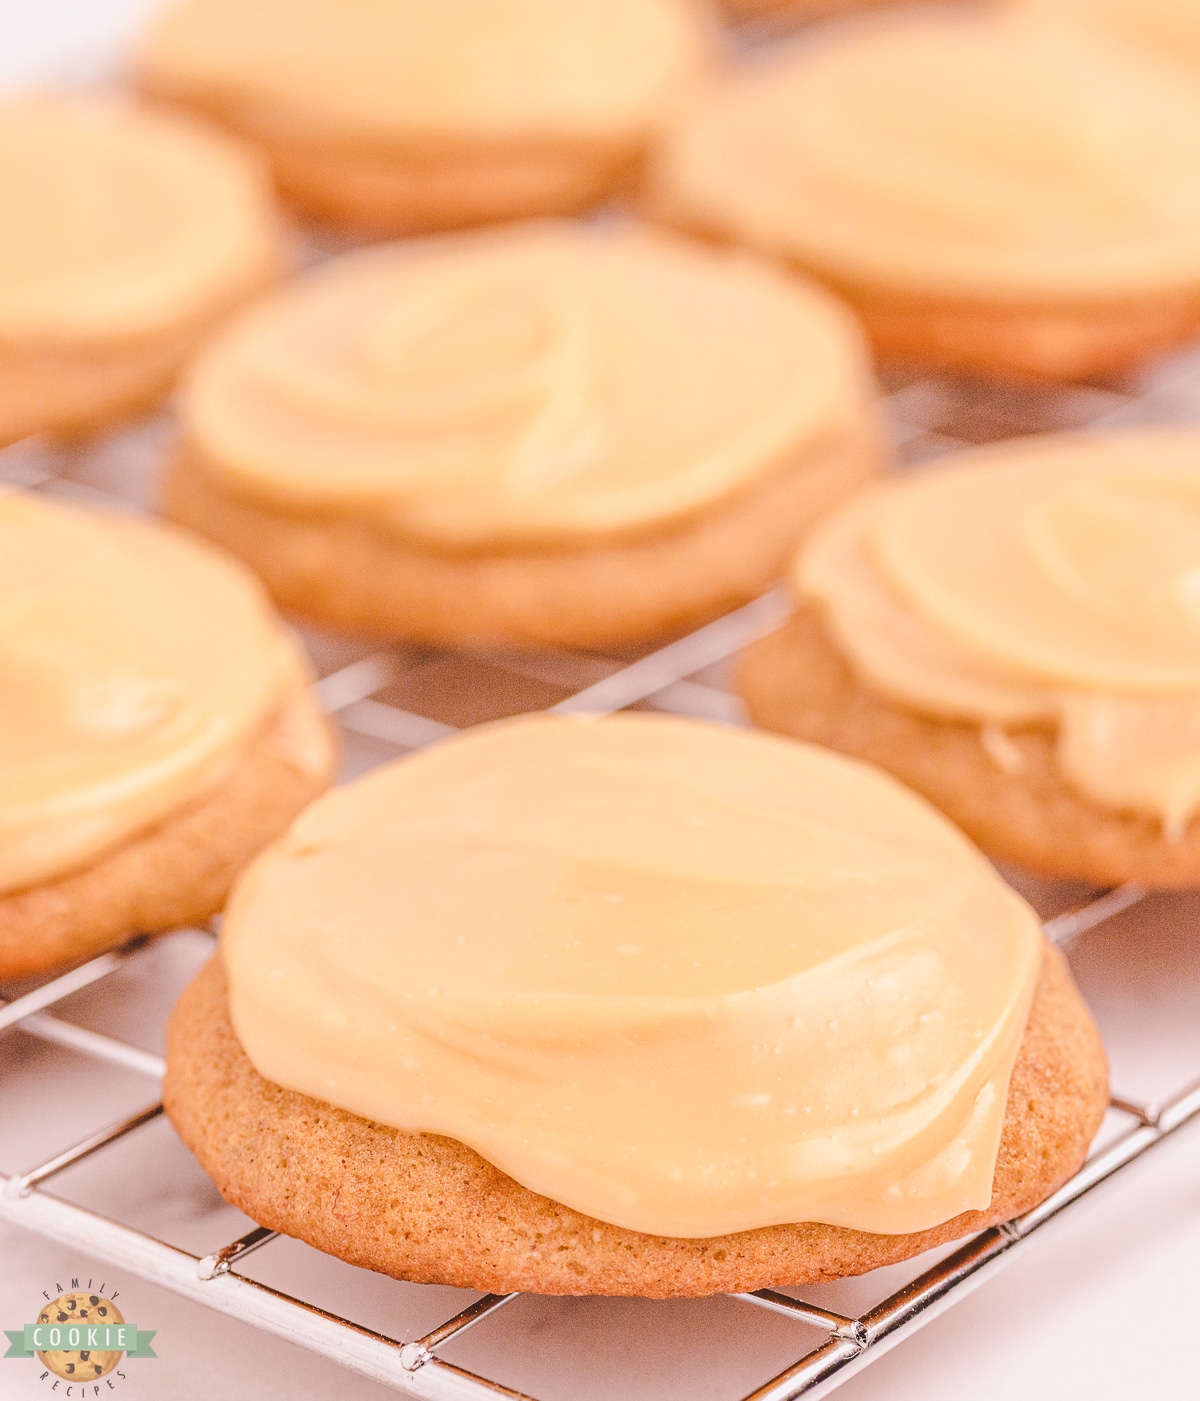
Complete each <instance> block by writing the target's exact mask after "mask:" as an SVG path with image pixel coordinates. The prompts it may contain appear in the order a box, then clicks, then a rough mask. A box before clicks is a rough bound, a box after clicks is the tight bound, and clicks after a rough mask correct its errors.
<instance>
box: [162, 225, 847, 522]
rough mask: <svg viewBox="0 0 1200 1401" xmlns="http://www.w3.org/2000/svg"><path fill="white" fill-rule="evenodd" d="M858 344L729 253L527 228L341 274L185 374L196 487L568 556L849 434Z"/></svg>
mask: <svg viewBox="0 0 1200 1401" xmlns="http://www.w3.org/2000/svg"><path fill="white" fill-rule="evenodd" d="M868 394H869V387H868V375H867V371H866V369H865V366H864V361H863V356H862V351H861V349H860V343H859V337H858V332H857V330H856V329H855V327H854V326H853V324H852V322H851V320H850V318H849V316H848V315H847V314H846V313H845V312H843V311H842V310H841V308H840V307H838V306H836V305H835V304H834V303H833V302H832V301H831V300H829V299H826V298H825V296H824V294H822V293H819V292H817V291H815V290H813V289H810V288H809V287H807V286H805V285H803V284H800V283H798V282H795V281H793V280H792V279H790V278H788V277H786V276H785V275H783V274H781V273H777V272H775V271H773V270H770V269H768V268H766V267H764V266H762V265H761V264H759V263H757V262H755V261H753V260H751V259H750V258H749V257H745V256H743V255H740V254H733V253H723V252H713V251H710V250H708V249H704V248H700V247H697V246H696V245H694V244H691V243H688V242H685V241H683V240H681V239H678V238H675V237H674V236H671V235H667V234H660V233H655V232H652V231H649V230H646V229H640V228H637V227H635V226H615V227H614V226H609V227H599V228H596V227H589V226H585V225H572V224H533V225H525V226H518V227H515V228H512V229H509V230H504V231H490V232H485V233H479V234H473V235H468V236H465V237H459V238H451V239H443V240H434V241H431V242H429V243H427V244H423V245H419V246H418V247H417V248H416V249H415V250H414V249H413V248H412V247H411V246H408V245H406V246H399V245H397V246H394V247H386V248H381V249H373V250H369V251H366V252H363V253H355V254H351V255H349V256H347V257H344V258H342V259H340V260H337V261H336V262H334V263H331V264H329V265H327V266H326V267H325V268H323V269H321V270H320V271H319V272H317V273H316V274H314V275H312V276H310V277H309V278H308V279H307V280H305V281H304V282H302V283H301V284H299V285H297V286H294V287H292V288H290V289H288V290H286V291H284V292H283V293H280V294H278V295H276V296H273V297H270V298H267V299H265V300H264V301H263V302H261V303H260V304H259V305H258V306H257V307H256V308H254V309H252V310H251V311H250V312H248V313H246V314H245V315H244V316H243V317H242V318H240V320H239V321H238V322H237V323H236V325H234V326H233V327H231V328H230V329H229V330H228V332H227V333H225V334H224V335H223V336H221V337H219V338H218V340H217V341H216V342H214V343H213V345H212V346H211V347H210V349H209V351H208V352H207V353H206V354H205V355H204V356H202V357H201V359H200V361H199V363H198V365H197V367H196V370H195V372H194V374H193V376H192V379H191V382H190V385H189V387H188V389H187V392H186V396H185V405H184V414H185V420H186V425H187V428H188V431H189V434H190V437H191V440H192V442H193V443H194V445H195V446H196V447H197V448H198V449H199V451H200V454H201V456H202V458H203V460H204V463H205V467H206V470H208V471H210V472H216V473H217V474H219V476H220V477H221V478H222V480H223V481H224V483H225V484H226V485H227V486H228V487H230V488H232V489H233V490H234V491H236V492H240V493H242V494H246V495H250V496H252V497H257V498H265V499H266V500H267V501H268V503H276V504H279V505H282V506H284V507H286V508H288V509H293V510H299V511H303V512H316V513H320V512H333V511H347V512H353V513H356V514H360V515H364V514H365V515H368V516H369V517H370V518H371V519H372V520H374V521H376V522H377V523H378V524H379V525H381V526H383V527H384V528H391V529H394V530H396V531H398V532H399V533H401V534H408V535H416V536H423V537H428V538H430V539H432V540H435V541H438V540H441V541H445V542H446V543H449V544H456V543H459V544H473V543H493V542H504V541H508V540H513V541H519V540H547V539H549V540H553V539H568V540H569V539H578V538H581V537H582V538H586V537H588V536H594V535H602V534H604V533H606V532H613V531H621V530H628V529H636V528H638V527H640V526H645V525H653V524H655V523H657V522H659V521H662V520H670V519H672V518H675V517H678V516H683V515H686V514H688V513H689V512H694V511H698V510H701V509H703V508H705V507H706V506H709V505H711V504H713V503H715V502H718V501H720V500H721V499H722V498H723V497H725V496H728V495H729V494H730V493H732V492H734V491H736V490H737V489H738V488H739V487H742V486H743V485H745V484H747V483H750V482H753V481H754V480H755V479H757V478H761V477H763V476H764V475H766V474H768V473H769V472H771V471H773V470H777V469H780V468H782V467H785V466H789V465H792V464H794V463H795V462H797V461H798V460H799V459H800V458H801V457H802V455H803V454H804V453H805V452H806V451H808V450H809V449H810V448H812V447H813V446H816V445H819V444H822V443H823V442H824V441H825V439H826V438H827V437H828V436H829V435H830V434H838V433H843V432H845V431H847V429H849V431H851V432H853V433H855V434H860V433H861V432H862V431H863V423H864V421H865V419H866V415H867V412H868V411H867V408H866V402H867V397H868Z"/></svg>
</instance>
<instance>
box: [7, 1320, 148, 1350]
mask: <svg viewBox="0 0 1200 1401" xmlns="http://www.w3.org/2000/svg"><path fill="white" fill-rule="evenodd" d="M157 1332H158V1329H157V1328H149V1329H147V1328H135V1327H134V1326H133V1324H132V1323H27V1324H26V1325H25V1327H24V1328H13V1329H9V1328H6V1329H5V1330H4V1336H5V1337H6V1338H7V1339H8V1342H9V1348H8V1351H7V1352H6V1353H5V1354H4V1355H5V1357H32V1356H33V1355H34V1354H35V1353H38V1352H78V1351H80V1350H81V1349H86V1350H87V1351H89V1352H91V1351H95V1352H123V1353H124V1354H125V1356H126V1357H157V1356H158V1354H157V1353H156V1352H155V1351H154V1349H153V1348H152V1347H151V1346H150V1340H151V1338H153V1337H154V1335H155V1333H157Z"/></svg>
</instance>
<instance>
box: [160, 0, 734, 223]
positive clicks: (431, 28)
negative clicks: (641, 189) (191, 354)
mask: <svg viewBox="0 0 1200 1401" xmlns="http://www.w3.org/2000/svg"><path fill="white" fill-rule="evenodd" d="M706 51H707V27H706V25H705V23H704V21H703V19H702V18H701V15H700V12H699V11H698V9H697V8H695V7H694V6H693V5H692V3H690V0H510V3H508V4H505V5H499V6H498V5H495V4H489V3H486V0H439V3H437V4H429V3H428V0H179V3H175V4H171V5H169V6H168V7H167V8H166V9H165V10H164V11H163V12H162V13H161V15H159V16H158V17H157V19H156V20H155V22H154V23H153V24H152V25H151V27H150V29H149V31H148V32H147V34H146V36H145V39H144V41H143V43H142V47H141V53H140V56H139V59H138V71H139V74H140V80H141V83H142V86H143V87H144V88H145V89H146V90H147V91H148V92H150V93H152V94H154V95H156V96H158V97H162V98H166V99H168V100H170V101H172V102H178V103H182V104H184V105H186V106H190V107H194V108H198V109H200V110H202V111H204V112H206V113H207V114H209V115H210V116H212V117H215V118H216V119H217V120H218V121H220V122H222V123H224V124H225V125H226V126H227V127H229V128H230V129H231V130H233V131H236V132H237V133H238V134H239V135H242V136H245V137H248V138H249V139H251V140H253V141H255V142H256V143H258V145H260V146H261V147H262V148H263V149H264V150H265V151H266V152H267V154H268V156H269V157H270V160H271V163H272V166H273V168H274V171H275V175H276V179H277V181H278V184H279V188H280V190H281V191H282V193H283V194H284V195H285V196H286V197H287V198H288V199H290V200H292V201H294V202H295V204H297V205H298V206H299V207H300V208H302V209H303V210H305V211H306V212H307V213H309V214H310V215H312V216H314V217H315V218H317V219H319V220H322V221H326V222H329V223H331V224H335V225H343V226H348V227H350V228H352V229H355V230H358V231H361V232H365V233H368V234H376V235H379V234H399V233H408V232H414V231H427V230H435V229H443V228H450V227H455V226H459V225H464V224H472V223H480V222H485V221H488V220H493V219H504V218H513V217H519V216H524V215H531V214H562V213H574V212H576V211H578V210H581V209H584V208H586V207H588V206H589V205H592V204H594V203H596V202H597V201H599V200H601V199H603V198H605V197H606V196H607V195H608V194H609V193H610V192H611V191H612V190H613V189H614V188H615V187H616V186H617V185H618V184H620V183H621V182H622V181H623V180H625V179H627V178H628V176H629V175H630V172H631V170H632V169H633V168H634V167H635V166H636V165H637V163H638V161H639V159H640V158H641V156H642V155H643V153H644V151H645V149H646V146H647V143H648V141H649V140H650V138H651V136H652V135H653V134H654V132H655V131H656V130H657V128H658V127H659V126H660V124H661V123H662V121H663V119H664V118H665V117H666V115H667V114H668V112H669V111H670V110H671V109H672V108H673V106H674V105H675V103H676V101H677V100H678V98H679V96H680V92H681V89H682V88H683V87H685V86H686V85H687V84H688V83H689V82H690V81H691V80H692V79H693V78H694V77H695V76H696V74H697V72H698V71H699V70H700V69H701V67H702V65H703V62H704V58H705V55H706Z"/></svg>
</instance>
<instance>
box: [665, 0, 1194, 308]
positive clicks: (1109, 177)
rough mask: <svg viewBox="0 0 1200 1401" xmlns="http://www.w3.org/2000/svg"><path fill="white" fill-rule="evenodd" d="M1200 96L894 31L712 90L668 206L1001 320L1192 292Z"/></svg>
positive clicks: (1001, 24) (1041, 50)
mask: <svg viewBox="0 0 1200 1401" xmlns="http://www.w3.org/2000/svg"><path fill="white" fill-rule="evenodd" d="M1198 160H1200V93H1197V92H1196V90H1195V88H1194V85H1192V84H1189V83H1188V82H1186V81H1185V80H1184V79H1183V78H1182V77H1181V76H1178V75H1176V74H1174V73H1172V72H1167V71H1164V70H1162V69H1161V67H1160V66H1159V65H1157V64H1155V63H1153V62H1151V61H1149V60H1146V59H1143V58H1142V57H1141V56H1140V55H1139V54H1137V53H1136V52H1134V51H1133V50H1132V49H1127V50H1123V49H1120V48H1118V47H1116V46H1112V47H1109V46H1106V45H1104V44H1102V43H1101V42H1099V41H1095V40H1093V39H1091V38H1090V37H1089V36H1088V35H1087V34H1080V33H1067V32H1066V31H1060V30H1058V29H1057V28H1055V27H1053V26H1041V25H1037V24H1033V23H1023V22H1020V21H1019V20H1015V19H1005V18H1001V17H995V16H992V17H989V16H970V15H966V16H962V15H959V16H956V15H952V14H946V13H941V14H928V15H909V16H900V17H893V16H881V17H879V18H875V19H872V20H869V21H863V22H861V23H855V24H853V25H846V26H844V27H840V28H836V29H832V30H830V31H828V32H826V33H825V34H824V35H823V36H822V37H819V38H816V39H809V40H808V41H806V42H805V43H803V44H800V45H797V46H796V47H794V48H793V49H792V50H790V51H788V52H785V53H784V54H783V55H782V56H780V57H777V58H773V59H771V60H769V61H767V62H764V63H762V64H760V65H759V66H757V67H753V68H750V69H748V70H746V71H745V72H743V73H742V74H739V75H736V76H734V77H733V78H730V79H727V80H725V81H724V82H722V83H720V84H716V85H714V86H713V88H712V90H711V91H710V92H709V94H708V95H707V96H706V97H705V98H703V99H701V100H700V101H698V102H697V103H696V104H695V106H694V109H693V110H692V111H691V113H690V114H684V115H683V116H681V118H680V120H679V122H678V123H677V124H676V129H675V131H674V134H673V136H672V137H671V139H670V140H669V141H668V143H667V146H666V148H665V152H664V155H663V158H662V163H661V166H660V169H659V180H660V182H661V185H662V188H663V190H664V192H665V195H666V198H667V200H668V203H669V205H670V206H672V207H674V208H675V209H676V211H677V212H678V213H679V214H681V215H682V216H683V217H684V218H685V219H687V218H691V219H696V220H699V221H700V222H701V223H704V224H707V225H709V226H713V227H716V228H718V229H720V230H722V231H723V232H726V233H729V234H732V235H733V236H735V237H740V238H743V239H746V240H748V241H750V242H752V243H755V244H759V245H764V246H766V247H769V248H771V249H773V250H778V251H781V252H784V253H786V254H788V255H790V256H792V257H795V258H797V259H799V260H801V261H802V262H803V263H805V264H806V265H808V266H811V267H813V268H815V269H816V270H817V271H819V272H821V273H822V274H824V275H826V276H829V277H832V278H835V279H838V280H841V281H845V282H846V283H848V284H852V285H855V286H861V287H864V288H866V289H868V290H871V289H881V290H883V291H888V290H895V291H908V292H913V291H917V292H922V293H925V294H932V295H940V296H946V297H949V298H954V297H964V296H965V297H979V298H986V299H989V300H994V301H1004V300H1015V301H1020V300H1038V299H1042V298H1046V297H1052V298H1064V299H1071V298H1081V299H1087V298H1090V297H1095V296H1110V295H1121V294H1128V295H1147V294H1152V293H1154V292H1158V291H1163V290H1174V289H1178V286H1179V284H1180V283H1181V282H1184V283H1186V284H1187V285H1188V286H1192V285H1195V284H1198V283H1200V185H1197V182H1196V181H1195V179H1194V178H1193V176H1192V173H1191V172H1193V171H1194V170H1195V169H1196V165H1197V162H1198Z"/></svg>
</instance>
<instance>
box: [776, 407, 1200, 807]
mask: <svg viewBox="0 0 1200 1401" xmlns="http://www.w3.org/2000/svg"><path fill="white" fill-rule="evenodd" d="M797 582H798V586H799V588H800V590H801V592H802V593H803V594H805V595H806V596H809V597H812V598H815V599H817V600H819V601H820V602H821V603H822V604H823V605H824V606H825V608H826V610H827V613H828V618H829V621H830V624H831V626H832V628H833V631H834V633H835V636H836V637H837V639H838V641H839V643H840V644H841V645H842V646H843V648H844V649H845V650H846V652H847V654H848V655H849V656H850V658H851V659H852V660H853V661H854V662H855V663H856V664H857V667H858V669H859V670H860V671H861V672H862V674H863V675H864V676H865V677H866V678H867V679H868V680H870V681H872V682H874V683H875V684H876V686H877V687H878V688H879V689H881V690H883V691H884V692H886V693H887V694H889V695H891V696H893V697H894V698H896V699H899V700H900V701H902V702H904V703H907V704H909V705H911V706H913V707H914V708H916V709H918V710H921V711H924V712H926V713H930V714H933V715H938V716H944V717H947V718H951V719H967V720H976V721H978V722H979V723H980V724H982V725H991V726H999V727H1001V728H1003V727H1005V726H1009V727H1012V726H1017V727H1019V726H1022V725H1038V724H1051V725H1055V726H1057V728H1058V732H1059V745H1058V759H1059V763H1060V765H1061V767H1062V769H1063V771H1064V773H1066V774H1067V775H1068V776H1069V777H1070V779H1071V780H1072V781H1073V782H1074V783H1075V784H1076V786H1077V787H1079V788H1080V789H1081V791H1083V792H1084V793H1085V794H1087V795H1088V796H1090V797H1092V798H1093V799H1094V800H1096V801H1097V802H1099V803H1101V804H1106V805H1110V806H1115V807H1118V808H1130V809H1134V810H1140V811H1146V812H1150V813H1153V814H1156V815H1157V816H1159V817H1160V818H1161V819H1162V821H1163V823H1164V825H1165V827H1166V829H1167V830H1168V832H1170V831H1172V830H1177V829H1178V828H1179V827H1180V825H1181V824H1183V823H1186V821H1187V820H1188V818H1189V817H1190V816H1191V815H1192V814H1193V813H1194V812H1195V811H1196V809H1197V807H1200V435H1197V434H1195V433H1191V432H1186V431H1183V432H1142V433H1128V434H1117V435H1112V436H1111V437H1108V438H1104V439H1101V438H1092V439H1088V438H1082V437H1081V438H1075V439H1071V438H1044V439H1030V440H1027V441H1025V442H1023V443H1019V444H1016V445H1005V446H1004V447H1000V448H994V449H987V450H984V451H981V452H977V453H971V454H966V455H964V456H963V457H962V458H960V459H957V460H956V461H955V462H953V463H947V464H946V465H943V466H938V467H935V468H932V469H929V470H927V471H925V472H922V473H920V474H916V475H914V476H913V477H912V478H910V479H908V480H905V481H900V482H898V483H894V484H889V485H887V486H882V487H879V488H877V489H875V490H872V491H870V492H868V493H867V494H866V495H864V496H863V497H860V498H859V499H858V500H856V501H855V502H854V503H852V504H851V505H850V506H848V507H846V508H843V509H842V510H841V511H839V512H837V513H835V515H834V516H833V517H831V518H830V520H829V521H828V522H827V523H826V524H825V525H824V526H823V527H822V528H821V529H820V530H819V532H818V533H817V535H816V536H814V538H813V540H812V542H811V543H810V545H809V547H808V548H807V549H806V550H805V551H804V552H803V554H802V556H801V560H800V563H799V566H798V575H797Z"/></svg>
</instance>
